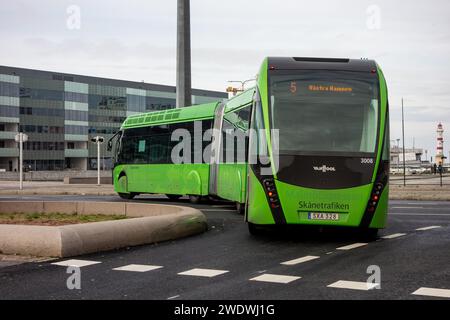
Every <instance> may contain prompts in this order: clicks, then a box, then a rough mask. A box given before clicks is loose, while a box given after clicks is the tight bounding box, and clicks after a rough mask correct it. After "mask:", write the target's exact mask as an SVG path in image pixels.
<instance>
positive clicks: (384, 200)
mask: <svg viewBox="0 0 450 320" xmlns="http://www.w3.org/2000/svg"><path fill="white" fill-rule="evenodd" d="M388 200H389V184H388V185H386V187H385V188H384V190H383V193H382V194H381V197H380V200H378V206H377V210H376V211H375V214H374V216H373V218H372V222H371V223H370V226H369V227H370V228H377V229H382V228H384V227H386V222H387V221H386V220H387V212H388Z"/></svg>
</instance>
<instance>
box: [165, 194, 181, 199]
mask: <svg viewBox="0 0 450 320" xmlns="http://www.w3.org/2000/svg"><path fill="white" fill-rule="evenodd" d="M166 197H167V198H169V199H170V200H178V199H180V198H181V195H180V194H166Z"/></svg>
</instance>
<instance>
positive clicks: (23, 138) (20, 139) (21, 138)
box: [14, 132, 28, 190]
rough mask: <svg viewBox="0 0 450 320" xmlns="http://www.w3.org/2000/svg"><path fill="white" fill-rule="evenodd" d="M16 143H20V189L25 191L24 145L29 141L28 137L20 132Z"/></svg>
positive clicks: (16, 137)
mask: <svg viewBox="0 0 450 320" xmlns="http://www.w3.org/2000/svg"><path fill="white" fill-rule="evenodd" d="M14 139H15V140H16V142H18V143H19V189H20V190H22V189H23V143H24V142H27V141H28V135H26V134H25V133H23V132H19V133H18V134H16V136H15V137H14Z"/></svg>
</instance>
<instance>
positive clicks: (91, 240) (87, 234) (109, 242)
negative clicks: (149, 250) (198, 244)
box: [0, 201, 207, 257]
mask: <svg viewBox="0 0 450 320" xmlns="http://www.w3.org/2000/svg"><path fill="white" fill-rule="evenodd" d="M0 212H2V213H14V212H23V213H34V212H40V213H42V212H59V213H67V214H73V213H77V214H124V215H126V216H128V217H132V218H133V219H124V220H115V221H102V222H92V223H84V224H73V225H64V226H55V227H53V226H30V225H7V224H0V253H4V254H21V255H33V256H46V257H70V256H76V255H82V254H87V253H94V252H99V251H106V250H112V249H119V248H123V247H128V246H136V245H143V244H149V243H155V242H161V241H167V240H174V239H178V238H182V237H186V236H190V235H194V234H198V233H201V232H204V231H206V229H207V224H206V217H205V216H204V215H203V213H201V212H200V211H199V210H197V209H194V208H190V207H181V206H171V205H159V204H146V203H131V202H114V203H113V202H91V201H89V202H81V201H73V202H61V201H1V202H0Z"/></svg>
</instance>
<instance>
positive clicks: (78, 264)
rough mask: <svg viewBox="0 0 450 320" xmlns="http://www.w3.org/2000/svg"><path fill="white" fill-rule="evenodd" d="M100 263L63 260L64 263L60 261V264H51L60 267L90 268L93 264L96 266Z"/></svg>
mask: <svg viewBox="0 0 450 320" xmlns="http://www.w3.org/2000/svg"><path fill="white" fill-rule="evenodd" d="M98 263H101V262H99V261H89V260H76V259H71V260H64V261H60V262H54V263H52V264H54V265H55V266H62V267H78V268H81V267H86V266H90V265H93V264H98Z"/></svg>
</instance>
